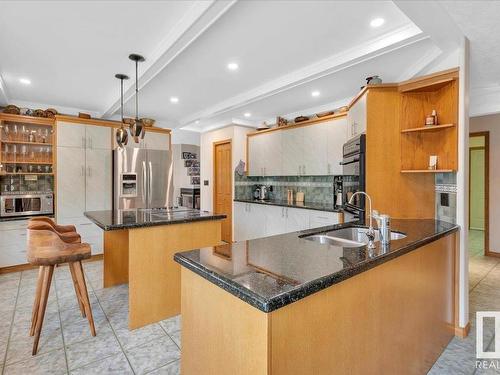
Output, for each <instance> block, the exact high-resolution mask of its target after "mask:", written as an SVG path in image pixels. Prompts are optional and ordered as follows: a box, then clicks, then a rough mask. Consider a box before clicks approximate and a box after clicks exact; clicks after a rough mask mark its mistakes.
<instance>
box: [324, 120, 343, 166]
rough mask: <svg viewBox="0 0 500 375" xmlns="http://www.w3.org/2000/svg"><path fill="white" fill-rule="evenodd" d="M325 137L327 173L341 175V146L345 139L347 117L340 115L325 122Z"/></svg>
mask: <svg viewBox="0 0 500 375" xmlns="http://www.w3.org/2000/svg"><path fill="white" fill-rule="evenodd" d="M325 124H326V125H327V126H326V139H327V146H326V149H327V156H326V159H327V166H326V169H327V174H329V175H341V174H342V166H341V165H340V162H341V161H342V146H343V145H344V143H345V142H346V141H347V137H346V128H347V118H345V117H342V118H338V119H336V120H332V121H329V122H327V123H325Z"/></svg>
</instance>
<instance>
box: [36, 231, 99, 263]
mask: <svg viewBox="0 0 500 375" xmlns="http://www.w3.org/2000/svg"><path fill="white" fill-rule="evenodd" d="M27 242H28V246H27V247H28V254H27V259H28V262H29V263H31V264H33V265H38V266H49V265H54V264H61V263H66V262H76V261H80V260H83V259H88V258H90V245H89V244H86V243H75V244H70V243H65V242H64V241H63V240H61V239H60V238H59V236H58V235H57V234H56V233H55V232H53V231H51V230H43V229H28V236H27Z"/></svg>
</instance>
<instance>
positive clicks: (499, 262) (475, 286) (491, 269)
mask: <svg viewBox="0 0 500 375" xmlns="http://www.w3.org/2000/svg"><path fill="white" fill-rule="evenodd" d="M499 264H500V261H498V262H497V263H496V264H495V265H494V266H493V267H491V268H490V270H489V271H488V272H487V273H486V274H485V275H484V276H483V277H482V278H481V280H479V281H478V282H477V283H476V285H474V287H473V288H472V289H471V290H469V294H470V293H471V292H472V291H473V290H474V289H476V288H477V286H478V285H479V284H481V281H483V280H484V279H485V278H486V277H487V276H488V275H489V274H490V273H491V271H493V269H495V268H496V267H497V266H498V265H499ZM469 298H470V296H469Z"/></svg>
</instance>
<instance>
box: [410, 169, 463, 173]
mask: <svg viewBox="0 0 500 375" xmlns="http://www.w3.org/2000/svg"><path fill="white" fill-rule="evenodd" d="M452 172H456V171H455V170H454V169H403V170H401V173H452Z"/></svg>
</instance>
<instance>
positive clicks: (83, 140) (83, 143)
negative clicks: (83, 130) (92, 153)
mask: <svg viewBox="0 0 500 375" xmlns="http://www.w3.org/2000/svg"><path fill="white" fill-rule="evenodd" d="M82 148H85V137H82Z"/></svg>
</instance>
